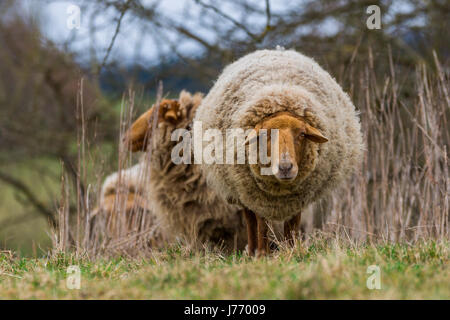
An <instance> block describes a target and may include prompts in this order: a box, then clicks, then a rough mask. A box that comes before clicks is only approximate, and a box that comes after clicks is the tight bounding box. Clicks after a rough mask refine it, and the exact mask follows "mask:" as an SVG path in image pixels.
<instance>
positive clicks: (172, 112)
mask: <svg viewBox="0 0 450 320" xmlns="http://www.w3.org/2000/svg"><path fill="white" fill-rule="evenodd" d="M155 110H156V107H155V106H152V107H151V108H150V109H149V110H148V111H147V112H145V113H144V114H142V115H141V116H140V117H139V118H138V119H137V120H136V121H135V122H134V123H133V124H132V125H131V128H130V129H129V130H128V132H127V133H126V134H125V137H124V140H125V142H126V143H127V144H128V145H129V148H130V149H131V151H133V152H136V151H146V149H147V144H148V139H149V138H150V137H151V135H152V131H153V125H154V123H155V122H156V125H157V126H159V125H160V124H161V123H166V124H167V125H171V126H173V127H175V126H176V125H177V124H178V122H179V121H181V120H182V115H181V112H180V103H179V102H178V101H177V100H169V99H164V100H162V101H161V103H160V104H159V108H158V116H157V119H154V117H155V115H154V113H155Z"/></svg>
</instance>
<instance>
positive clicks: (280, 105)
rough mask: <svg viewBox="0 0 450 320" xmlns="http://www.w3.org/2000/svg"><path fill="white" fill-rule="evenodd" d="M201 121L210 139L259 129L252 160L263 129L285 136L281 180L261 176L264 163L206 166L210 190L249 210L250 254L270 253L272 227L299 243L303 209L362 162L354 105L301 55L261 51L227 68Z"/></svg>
mask: <svg viewBox="0 0 450 320" xmlns="http://www.w3.org/2000/svg"><path fill="white" fill-rule="evenodd" d="M194 121H195V122H199V123H201V124H202V126H201V127H202V129H201V130H202V132H203V133H204V132H205V131H206V130H209V129H220V130H221V131H222V132H224V131H225V130H227V129H231V128H242V129H244V130H245V129H247V130H248V129H253V131H252V133H250V134H249V135H248V136H247V139H246V140H245V148H246V154H248V152H249V148H250V146H251V145H252V143H253V142H254V141H255V140H261V134H260V132H259V131H260V129H263V128H266V129H279V130H278V133H279V138H280V139H279V141H280V144H279V153H278V155H279V158H276V159H275V161H272V163H271V168H272V172H273V173H274V175H262V174H261V172H260V169H262V168H263V167H264V166H263V165H262V164H261V163H258V164H257V165H254V164H249V163H247V162H246V163H245V164H234V165H227V164H225V165H220V164H217V163H212V164H208V163H204V162H203V163H202V164H201V167H202V172H203V174H204V175H205V176H206V178H207V182H208V185H209V186H211V188H212V189H213V190H216V193H217V194H220V195H221V196H222V197H223V198H224V199H225V200H226V201H228V202H229V203H233V204H236V205H238V206H239V207H240V208H241V210H242V211H243V214H244V216H245V219H246V223H247V231H248V252H249V254H250V255H254V254H255V252H256V254H257V255H265V254H267V253H268V248H267V235H266V233H267V225H266V223H267V221H280V222H283V223H284V228H285V235H286V237H287V238H288V240H289V241H290V242H292V241H293V237H294V232H295V231H296V230H297V229H298V225H299V223H300V219H301V211H302V209H304V208H305V207H306V206H307V205H309V204H311V203H312V202H314V201H316V200H318V199H320V198H321V197H323V196H324V195H326V194H327V193H329V192H330V191H331V190H333V189H334V188H335V187H336V186H338V185H339V183H341V182H342V181H343V180H344V179H345V178H346V177H348V176H349V175H350V174H351V173H352V172H354V171H355V170H357V168H358V167H359V166H360V163H361V161H362V155H363V149H364V144H363V139H362V134H361V126H360V122H359V117H358V113H357V111H356V110H355V107H354V105H353V104H352V102H351V100H350V98H349V97H348V96H347V94H345V93H344V92H343V90H342V89H341V87H340V86H339V85H338V84H337V83H336V81H335V80H334V79H333V78H332V77H331V76H330V75H329V74H328V73H327V72H326V71H324V70H323V69H322V68H321V67H320V66H319V65H318V64H317V63H316V62H315V61H314V60H312V59H311V58H308V57H306V56H304V55H302V54H300V53H298V52H296V51H294V50H258V51H255V52H253V53H250V54H248V55H246V56H244V57H242V58H240V59H239V60H237V61H236V62H234V63H232V64H230V65H229V66H227V67H226V68H225V69H224V70H223V72H222V74H221V75H220V76H219V78H218V79H217V81H216V82H215V84H214V86H213V87H212V89H211V90H210V92H209V93H208V95H207V96H206V97H205V98H204V99H203V101H202V103H201V105H200V106H199V108H198V110H197V113H196V115H195V118H194ZM195 122H194V123H195ZM269 132H270V131H269ZM261 133H262V132H261ZM294 134H295V136H294ZM269 139H270V137H269ZM268 144H269V143H268ZM268 149H269V148H268ZM268 151H269V152H268V153H270V150H268ZM236 152H237V151H236V150H234V153H235V156H236ZM256 246H257V248H256Z"/></svg>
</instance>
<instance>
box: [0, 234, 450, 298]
mask: <svg viewBox="0 0 450 320" xmlns="http://www.w3.org/2000/svg"><path fill="white" fill-rule="evenodd" d="M448 262H449V243H448V242H435V241H428V242H418V243H417V244H415V245H412V246H411V245H407V244H382V245H368V244H362V245H357V246H354V245H349V244H346V243H343V242H340V243H338V242H337V241H326V240H323V239H317V240H311V241H306V242H305V243H303V244H297V245H296V247H295V248H294V249H288V248H283V249H281V250H280V251H278V252H276V253H274V254H273V256H271V257H268V258H264V259H252V258H249V257H247V256H245V255H240V254H237V255H224V254H221V253H220V252H212V251H207V250H205V251H203V252H192V251H190V250H188V249H186V248H185V247H182V246H173V247H171V248H168V249H165V250H162V251H158V252H153V253H152V254H151V255H150V256H148V257H146V258H141V259H127V258H123V257H116V258H112V259H104V258H103V259H99V260H95V261H93V260H91V259H88V258H87V257H79V258H75V256H73V255H68V254H62V253H61V254H55V255H54V256H53V257H52V258H48V259H45V258H41V259H29V258H15V257H13V256H12V255H11V254H10V253H7V252H5V253H2V254H1V255H0V298H2V299H80V298H81V299H449V298H450V287H449V286H448V279H450V268H449V266H448ZM70 265H77V266H79V267H80V269H81V288H80V289H79V290H69V289H67V287H66V277H67V273H66V270H67V267H68V266H70ZM370 265H377V266H379V268H380V276H381V278H380V279H381V289H380V290H376V289H375V290H369V289H368V288H367V286H366V281H367V278H368V277H369V276H370V274H368V273H367V268H368V266H370Z"/></svg>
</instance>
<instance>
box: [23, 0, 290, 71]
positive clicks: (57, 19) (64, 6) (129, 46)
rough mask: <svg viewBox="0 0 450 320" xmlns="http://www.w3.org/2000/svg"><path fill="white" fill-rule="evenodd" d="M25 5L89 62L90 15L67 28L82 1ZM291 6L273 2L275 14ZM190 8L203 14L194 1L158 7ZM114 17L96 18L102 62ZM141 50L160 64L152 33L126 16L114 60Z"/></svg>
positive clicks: (178, 13) (170, 11)
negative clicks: (74, 7)
mask: <svg viewBox="0 0 450 320" xmlns="http://www.w3.org/2000/svg"><path fill="white" fill-rule="evenodd" d="M25 2H26V6H27V10H28V11H29V12H32V13H33V12H39V13H40V16H41V21H42V27H43V33H44V35H45V36H46V37H47V38H48V39H50V40H52V41H53V42H55V43H56V44H63V43H65V42H66V41H67V40H68V39H72V38H73V37H74V36H75V40H74V41H70V42H69V49H70V50H71V51H74V52H76V53H77V58H78V60H80V61H87V58H88V57H89V52H88V51H89V47H90V45H89V44H90V41H91V39H90V36H89V32H88V25H89V21H88V19H87V17H88V16H89V13H86V12H83V11H82V12H81V26H80V29H78V30H77V29H73V30H70V29H69V28H68V27H67V19H68V18H69V15H70V14H69V13H68V12H67V10H68V8H69V7H70V6H71V5H78V4H80V1H79V0H72V1H66V0H25ZM142 2H143V3H145V2H149V3H153V2H154V0H143V1H142ZM288 3H289V1H288V0H278V1H272V2H271V9H272V11H274V12H275V11H283V9H285V8H287V6H288V5H287V4H288ZM255 5H258V6H261V5H264V2H261V1H258V0H255ZM186 6H190V8H191V10H193V12H196V11H195V10H196V9H198V12H200V10H199V7H198V6H197V5H196V4H195V1H194V0H160V1H159V6H158V8H159V10H161V11H162V12H164V13H165V14H167V15H170V16H171V17H174V18H178V19H183V11H184V9H185V7H186ZM227 14H229V15H231V16H234V17H235V18H239V14H241V13H239V12H233V11H232V10H229V11H228V12H227ZM111 16H112V15H111V12H102V13H101V14H99V15H98V16H97V18H96V24H97V25H103V26H104V28H103V29H102V30H101V31H98V32H97V33H96V36H95V39H94V40H93V41H94V43H95V47H96V49H97V57H99V59H102V57H103V55H104V53H105V51H106V48H107V47H108V45H109V44H110V41H111V38H112V37H113V35H114V31H115V28H116V24H115V23H106V22H107V21H110V18H111ZM128 17H129V16H128ZM184 23H185V24H189V23H190V22H189V21H184ZM261 23H264V21H261ZM191 24H192V25H191V26H190V27H191V28H193V30H195V32H196V33H198V34H200V35H201V36H202V37H206V38H208V37H209V36H212V34H209V30H201V29H199V27H198V25H195V21H192V23H191ZM181 45H182V46H183V47H182V48H181V50H180V51H182V52H183V53H184V54H189V53H194V52H195V51H196V50H198V49H199V47H198V46H197V44H196V43H194V42H189V41H186V42H184V43H183V44H181ZM137 47H138V51H139V58H140V59H142V60H145V61H147V62H148V63H152V62H154V63H157V60H156V59H157V51H156V50H155V47H156V44H155V42H154V40H153V39H152V37H151V36H150V35H149V34H147V35H146V30H145V29H143V28H142V24H141V23H139V24H138V23H135V22H133V21H132V20H131V19H128V20H127V15H126V16H125V19H124V21H123V22H122V26H121V30H120V33H119V35H118V36H117V39H116V42H115V44H114V49H113V51H112V54H111V56H114V58H116V59H119V60H120V61H122V62H131V61H133V60H134V59H135V57H136V56H135V53H136V48H137Z"/></svg>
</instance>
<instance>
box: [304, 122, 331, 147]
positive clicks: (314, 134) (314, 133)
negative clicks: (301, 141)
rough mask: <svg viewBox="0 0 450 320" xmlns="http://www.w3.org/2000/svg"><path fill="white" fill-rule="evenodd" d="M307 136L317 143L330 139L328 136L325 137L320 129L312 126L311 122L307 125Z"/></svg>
mask: <svg viewBox="0 0 450 320" xmlns="http://www.w3.org/2000/svg"><path fill="white" fill-rule="evenodd" d="M305 138H306V139H309V140H311V141H313V142H316V143H325V142H327V141H328V138H327V137H325V136H324V135H323V134H322V133H321V132H320V131H319V130H317V129H316V128H314V127H312V126H310V125H309V124H307V125H306V132H305Z"/></svg>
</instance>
